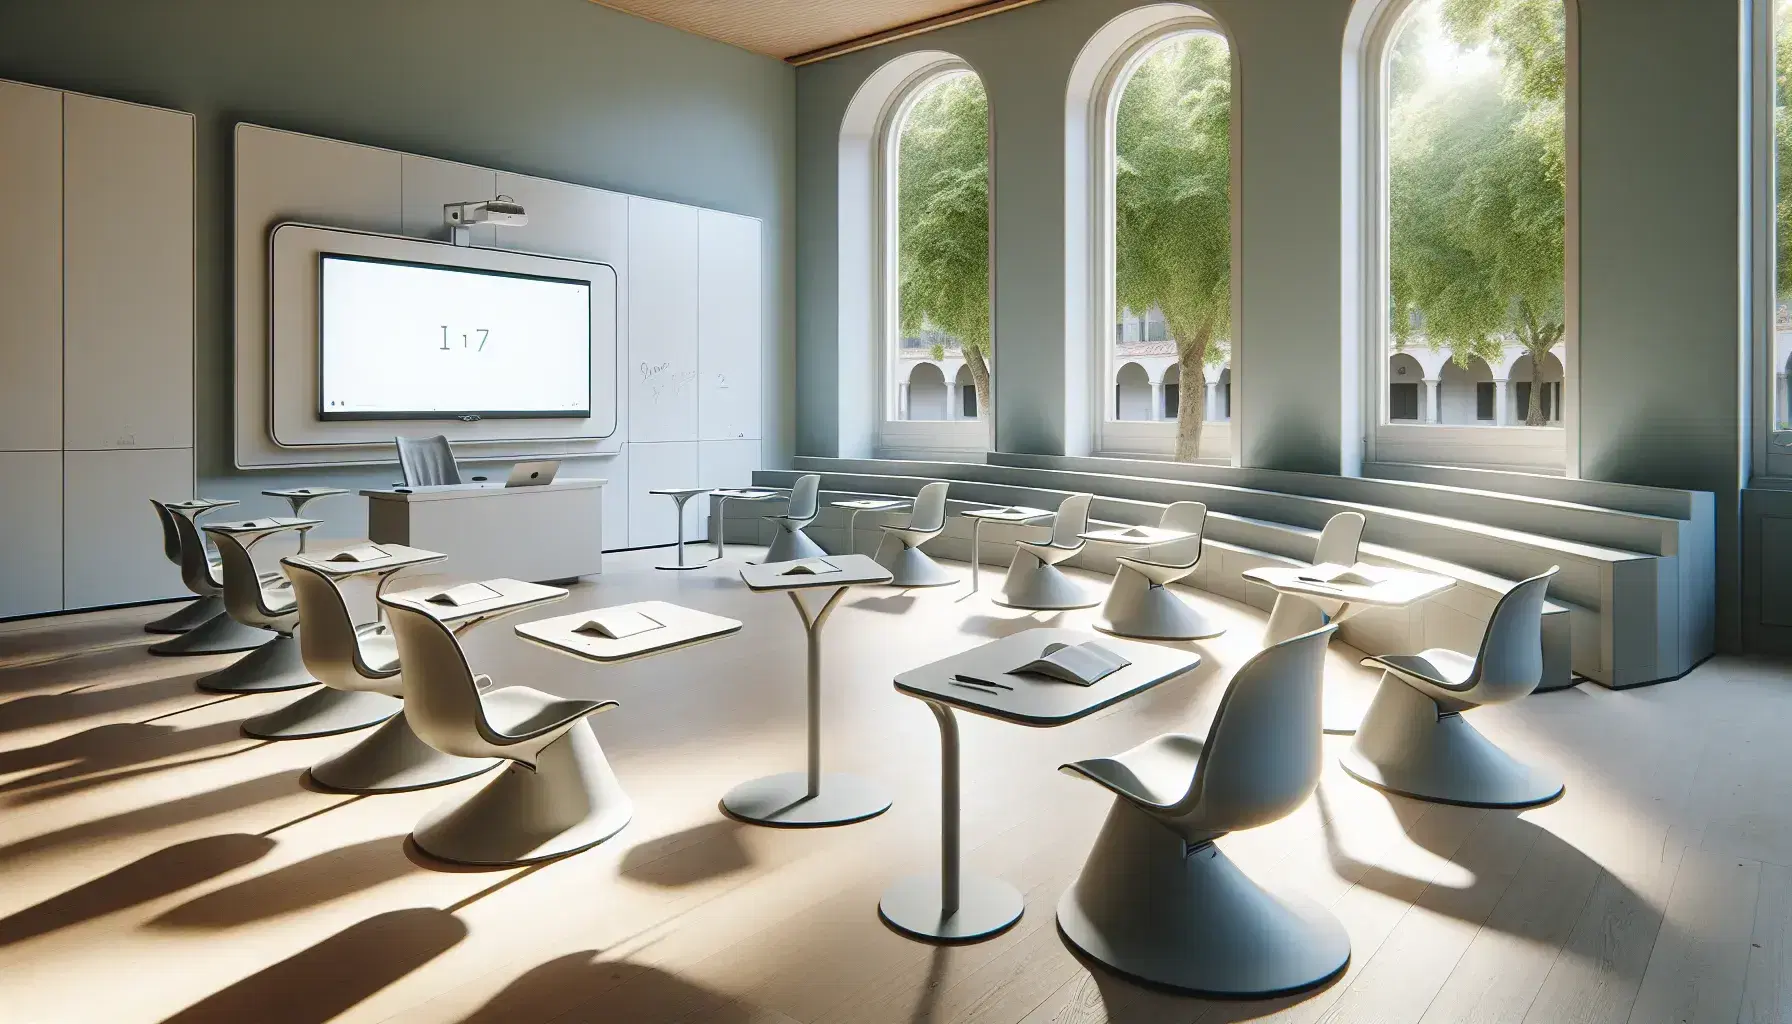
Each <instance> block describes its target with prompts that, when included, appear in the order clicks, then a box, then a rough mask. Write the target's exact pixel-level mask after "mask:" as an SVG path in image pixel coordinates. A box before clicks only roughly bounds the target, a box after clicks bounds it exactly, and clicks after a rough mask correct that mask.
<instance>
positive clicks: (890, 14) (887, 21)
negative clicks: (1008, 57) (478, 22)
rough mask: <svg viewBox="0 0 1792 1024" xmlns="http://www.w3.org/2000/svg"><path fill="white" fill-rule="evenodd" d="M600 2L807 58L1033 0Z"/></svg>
mask: <svg viewBox="0 0 1792 1024" xmlns="http://www.w3.org/2000/svg"><path fill="white" fill-rule="evenodd" d="M595 2H597V3H601V4H603V5H604V6H605V7H614V8H615V9H617V10H619V11H624V12H626V13H628V14H633V15H636V16H638V17H642V18H646V19H648V20H650V21H657V22H659V23H660V24H662V25H670V26H672V27H673V28H678V29H683V30H684V31H686V32H691V33H695V34H696V35H700V36H708V37H709V38H711V39H717V40H720V41H722V42H724V43H729V44H731V45H733V46H738V47H740V48H742V49H744V50H752V51H753V52H754V53H763V54H765V55H766V56H768V57H777V58H779V59H781V60H786V61H789V62H790V63H792V64H808V63H811V62H813V61H817V60H824V59H826V58H828V57H836V56H839V55H840V54H842V53H851V52H852V51H853V50H857V49H863V48H865V47H867V46H875V45H876V44H878V43H883V42H888V41H890V40H892V39H901V38H903V37H905V36H909V35H914V34H916V33H919V32H925V31H928V30H930V29H935V28H942V27H944V26H946V25H953V24H957V23H958V22H961V21H969V20H971V19H973V18H981V17H985V16H987V15H990V14H995V13H998V12H1000V11H1005V10H1008V9H1010V8H1013V7H1021V6H1024V5H1026V4H1029V3H1033V2H1035V0H595Z"/></svg>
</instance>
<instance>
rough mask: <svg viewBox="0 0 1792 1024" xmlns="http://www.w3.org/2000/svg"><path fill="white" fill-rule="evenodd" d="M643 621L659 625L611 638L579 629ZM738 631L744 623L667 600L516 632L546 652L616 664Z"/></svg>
mask: <svg viewBox="0 0 1792 1024" xmlns="http://www.w3.org/2000/svg"><path fill="white" fill-rule="evenodd" d="M617 613H621V614H623V615H631V616H633V615H639V616H645V617H647V618H648V619H650V620H652V621H653V622H656V623H658V624H659V625H658V626H656V627H654V628H651V629H647V630H644V631H642V632H639V633H635V634H632V635H630V636H624V637H618V638H614V639H613V638H610V637H606V636H602V635H600V634H594V633H590V632H580V627H582V626H585V625H587V624H589V623H591V622H592V621H593V620H594V619H596V620H602V619H603V618H604V617H605V616H614V615H616V614H617ZM738 632H740V620H738V619H728V618H723V617H722V616H720V615H711V614H710V613H708V612H701V611H698V610H697V609H695V608H686V607H684V606H683V605H676V604H670V603H668V602H665V601H637V602H635V603H634V604H619V605H611V606H609V607H607V608H593V609H591V610H590V611H583V612H574V613H573V614H571V615H559V616H555V617H554V618H551V619H540V620H537V621H535V622H525V623H522V624H520V625H518V626H517V627H516V635H517V636H520V637H522V638H523V639H525V640H533V641H534V642H536V643H538V644H541V645H542V646H544V647H549V648H552V649H554V650H556V651H559V652H561V653H562V654H570V655H572V656H573V657H575V658H584V659H585V660H587V661H594V662H598V663H599V664H604V665H613V664H616V663H619V662H624V661H630V660H632V659H635V658H644V657H647V656H649V655H654V654H664V653H666V652H667V651H674V650H679V649H682V648H685V647H694V646H696V645H697V644H701V643H707V642H708V641H711V640H718V639H721V638H722V637H725V636H729V635H732V634H734V633H738Z"/></svg>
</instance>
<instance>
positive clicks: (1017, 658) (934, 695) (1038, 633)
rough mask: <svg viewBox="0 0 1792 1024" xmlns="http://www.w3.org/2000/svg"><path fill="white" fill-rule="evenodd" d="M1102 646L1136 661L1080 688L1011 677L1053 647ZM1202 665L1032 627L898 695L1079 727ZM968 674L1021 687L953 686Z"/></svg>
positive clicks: (900, 680) (911, 682)
mask: <svg viewBox="0 0 1792 1024" xmlns="http://www.w3.org/2000/svg"><path fill="white" fill-rule="evenodd" d="M1053 643H1058V644H1081V643H1096V644H1100V645H1101V646H1102V647H1105V648H1107V649H1108V650H1110V651H1113V652H1115V653H1117V654H1119V655H1121V656H1122V657H1124V658H1126V659H1127V660H1128V661H1131V662H1132V664H1130V665H1128V666H1126V667H1125V668H1123V669H1120V670H1118V671H1116V672H1113V673H1111V674H1109V675H1107V676H1105V677H1103V678H1101V679H1100V680H1098V681H1096V683H1095V684H1094V685H1093V686H1078V685H1076V684H1075V683H1066V682H1061V681H1059V680H1056V679H1051V678H1048V677H1046V676H1038V675H1032V674H1027V675H1009V674H1008V673H1009V670H1011V669H1014V668H1018V667H1020V666H1021V665H1025V664H1026V663H1027V662H1029V661H1032V660H1033V659H1034V658H1037V657H1039V655H1040V653H1041V652H1043V651H1044V650H1045V645H1046V644H1053ZM1200 664H1201V656H1200V655H1199V654H1196V653H1194V652H1193V651H1180V650H1177V649H1176V648H1174V647H1162V646H1159V645H1157V644H1146V643H1139V642H1138V641H1135V640H1122V639H1120V638H1119V637H1112V636H1101V635H1099V634H1096V633H1085V632H1083V631H1082V630H1077V629H1029V630H1025V631H1024V632H1020V633H1015V634H1012V635H1010V636H1005V637H1002V638H1001V639H1000V640H992V641H990V642H989V643H986V644H984V645H983V646H981V647H974V648H972V649H971V650H968V651H965V652H964V653H962V654H955V655H953V656H952V657H950V658H942V659H941V660H939V661H936V662H933V663H932V664H929V665H922V666H921V667H920V668H915V669H910V670H909V671H907V672H904V673H902V674H901V675H899V676H897V677H896V689H897V691H898V692H900V693H906V694H908V695H909V696H911V697H919V698H921V699H923V700H930V701H935V702H937V703H940V704H946V705H949V706H951V707H954V708H958V709H960V710H963V711H969V712H972V713H974V714H979V715H984V716H986V717H989V718H997V719H1001V720H1002V721H1004V722H1013V723H1015V724H1016V725H1030V726H1034V727H1038V728H1049V727H1051V726H1055V725H1063V724H1065V723H1066V722H1074V721H1076V720H1077V719H1079V718H1083V717H1086V716H1088V715H1091V714H1094V713H1095V712H1097V711H1100V710H1101V709H1102V708H1105V707H1107V706H1108V705H1110V704H1115V703H1118V702H1120V701H1123V700H1125V699H1126V698H1128V697H1131V696H1133V695H1134V694H1137V693H1142V692H1144V691H1145V690H1149V689H1150V688H1152V687H1153V686H1156V685H1157V684H1159V683H1162V682H1165V681H1166V680H1169V679H1174V678H1175V677H1177V676H1179V675H1181V674H1182V673H1184V672H1187V671H1189V670H1190V669H1193V668H1195V667H1196V666H1198V665H1200ZM961 673H962V674H964V675H967V676H971V677H973V678H976V679H993V680H998V681H1000V682H1003V683H1006V684H1008V685H1009V686H1012V687H1014V689H1012V690H999V691H998V692H997V693H994V694H991V693H987V692H985V691H983V690H980V689H972V688H971V687H970V686H968V685H959V684H957V683H955V682H953V679H952V677H953V676H955V675H958V674H961Z"/></svg>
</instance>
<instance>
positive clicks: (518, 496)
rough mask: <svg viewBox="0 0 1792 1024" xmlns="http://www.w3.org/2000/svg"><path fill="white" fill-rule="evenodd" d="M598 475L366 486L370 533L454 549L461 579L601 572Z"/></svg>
mask: <svg viewBox="0 0 1792 1024" xmlns="http://www.w3.org/2000/svg"><path fill="white" fill-rule="evenodd" d="M604 483H605V481H603V480H599V479H577V478H574V479H567V480H555V481H554V482H553V483H551V484H546V485H543V486H539V487H505V486H504V485H503V484H500V483H486V484H450V485H447V486H442V487H408V488H407V487H394V488H386V489H383V490H369V491H362V492H361V494H362V495H363V496H365V497H366V498H367V536H368V539H370V540H372V541H373V542H374V543H375V544H404V545H408V546H412V547H419V548H427V549H429V550H432V551H445V552H447V553H448V565H447V569H448V571H449V572H452V573H453V574H454V575H456V576H460V577H463V578H474V579H480V578H490V577H508V578H510V579H519V580H536V581H545V580H568V579H573V578H575V577H579V576H595V575H597V574H598V573H600V572H602V571H603V493H604V492H603V487H604Z"/></svg>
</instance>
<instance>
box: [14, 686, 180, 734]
mask: <svg viewBox="0 0 1792 1024" xmlns="http://www.w3.org/2000/svg"><path fill="white" fill-rule="evenodd" d="M204 674H205V673H203V672H191V673H186V674H183V675H172V676H164V677H162V678H160V679H144V680H141V681H138V682H135V683H127V684H124V685H119V686H103V687H97V686H96V687H94V688H91V689H81V690H78V691H76V692H72V693H67V692H65V693H34V694H27V695H26V696H23V697H16V698H14V699H12V700H9V701H7V702H6V703H5V704H3V705H0V733H9V732H22V731H24V730H26V729H38V728H42V727H43V726H46V725H57V724H60V723H63V722H76V721H79V720H81V719H83V718H90V717H93V716H96V715H105V714H110V713H112V712H115V711H124V710H127V709H129V708H135V707H141V706H143V705H145V704H157V703H160V702H162V701H166V700H172V699H174V698H177V697H181V696H183V695H192V694H193V683H194V681H195V680H197V679H198V678H199V677H200V676H202V675H204ZM195 703H204V702H203V701H196V702H195Z"/></svg>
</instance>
